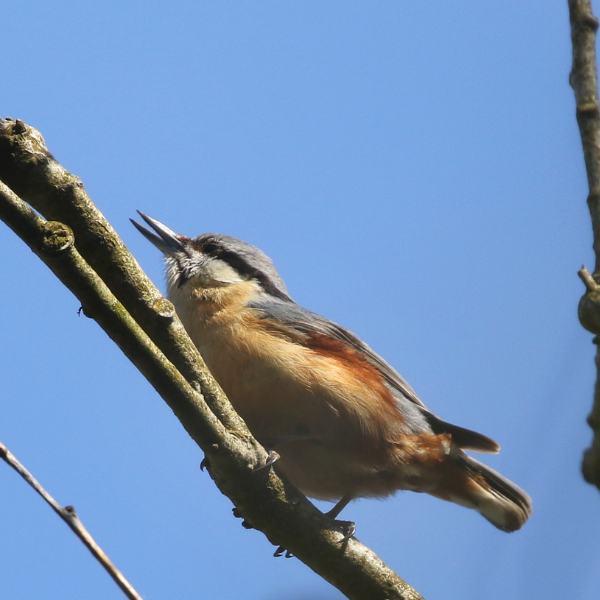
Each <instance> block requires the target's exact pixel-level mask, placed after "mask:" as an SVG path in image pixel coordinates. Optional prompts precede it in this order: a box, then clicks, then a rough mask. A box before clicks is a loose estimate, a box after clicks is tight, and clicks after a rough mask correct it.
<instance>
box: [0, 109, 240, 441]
mask: <svg viewBox="0 0 600 600" xmlns="http://www.w3.org/2000/svg"><path fill="white" fill-rule="evenodd" d="M0 180H2V181H4V183H5V184H6V185H8V187H10V188H11V189H12V190H13V191H14V192H15V193H16V194H17V195H19V196H20V197H21V198H23V200H25V201H26V202H28V203H29V204H30V205H31V206H33V208H35V209H36V210H37V211H39V212H40V213H41V214H42V215H43V216H44V217H46V219H48V220H53V221H59V222H61V223H64V224H65V225H67V226H69V227H70V228H71V229H72V230H73V233H74V234H75V240H76V242H75V243H76V245H77V249H78V251H79V253H80V254H81V256H82V257H83V258H84V259H85V261H86V262H87V263H88V264H89V265H90V266H91V267H92V269H94V271H96V273H98V275H100V277H101V278H102V279H103V280H104V282H105V283H106V285H107V286H108V287H109V288H110V290H111V291H112V293H113V294H114V295H115V296H116V297H117V298H118V299H119V301H120V302H121V303H122V304H123V306H124V307H125V308H126V309H127V311H128V312H129V313H130V314H131V316H132V317H133V318H134V319H135V320H136V321H137V322H138V323H139V324H140V325H141V326H142V327H143V328H144V330H145V331H146V332H147V333H148V335H149V336H150V338H151V339H152V341H153V342H154V343H155V344H156V345H157V346H158V347H159V348H160V349H161V350H162V351H163V353H164V354H165V356H166V357H167V358H168V359H169V360H170V361H171V362H172V363H173V364H174V365H175V367H177V369H178V370H179V371H180V372H181V374H182V375H183V376H184V377H185V378H186V379H187V380H188V381H189V382H190V384H191V385H192V386H193V387H194V388H195V389H196V390H198V391H202V393H203V394H204V396H205V399H206V402H207V403H208V405H209V406H210V408H211V410H212V411H213V412H214V413H215V414H216V415H217V416H218V417H219V419H220V420H221V421H222V422H223V423H224V424H225V425H226V426H227V427H228V428H229V429H231V430H238V431H239V432H240V435H243V434H244V433H246V434H247V433H248V430H247V428H246V425H245V424H244V422H243V421H242V420H241V419H240V418H239V416H238V415H237V414H236V412H235V411H234V410H233V409H232V408H231V405H230V404H229V402H228V401H227V400H226V399H225V398H224V394H223V392H222V391H221V389H220V387H219V385H218V384H217V383H216V381H214V379H213V378H212V377H211V376H210V373H209V372H208V369H207V368H206V366H205V365H204V361H203V360H202V358H201V356H200V354H199V353H198V350H197V349H196V347H195V346H194V344H193V343H192V341H191V340H190V339H189V337H188V336H187V335H186V334H185V330H184V328H183V325H182V324H181V322H180V320H179V319H178V318H177V316H176V315H175V316H173V307H172V306H171V304H170V303H169V302H168V301H167V300H165V298H163V296H162V294H161V293H160V292H159V291H158V289H157V288H156V286H155V285H154V284H153V283H152V281H150V279H149V278H148V277H147V276H146V274H145V273H144V271H143V270H142V268H141V267H140V266H139V264H138V262H137V261H136V260H135V258H134V257H133V256H132V255H131V253H130V252H129V251H128V250H127V247H126V246H125V244H124V243H123V241H122V240H121V238H120V237H119V236H118V235H117V233H116V232H115V230H114V229H113V227H112V225H111V224H110V223H109V222H108V221H107V220H106V219H105V217H104V215H103V214H102V213H101V212H100V211H99V210H98V208H97V207H96V206H95V205H94V203H93V202H92V201H91V200H90V198H89V196H88V195H87V193H86V191H85V189H84V186H83V183H82V182H81V180H80V179H79V178H78V177H76V176H74V175H72V174H71V173H69V172H68V171H67V170H66V169H65V168H64V167H63V166H62V165H61V164H60V163H59V162H58V161H57V160H56V159H55V158H54V156H52V154H51V153H50V151H49V150H48V148H47V147H46V143H45V141H44V138H43V137H42V135H41V133H40V132H39V131H37V130H36V129H34V128H33V127H29V126H28V125H26V124H25V123H23V122H22V121H18V120H17V121H13V120H11V119H2V118H0ZM85 308H86V307H85V304H84V309H85ZM161 316H164V317H165V318H161Z"/></svg>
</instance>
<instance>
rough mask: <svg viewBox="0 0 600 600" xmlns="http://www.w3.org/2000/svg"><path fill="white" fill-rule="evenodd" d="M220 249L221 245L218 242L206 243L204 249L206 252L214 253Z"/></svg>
mask: <svg viewBox="0 0 600 600" xmlns="http://www.w3.org/2000/svg"><path fill="white" fill-rule="evenodd" d="M218 249H219V246H217V244H206V246H204V248H203V251H204V254H212V253H213V252H216V251H217V250H218Z"/></svg>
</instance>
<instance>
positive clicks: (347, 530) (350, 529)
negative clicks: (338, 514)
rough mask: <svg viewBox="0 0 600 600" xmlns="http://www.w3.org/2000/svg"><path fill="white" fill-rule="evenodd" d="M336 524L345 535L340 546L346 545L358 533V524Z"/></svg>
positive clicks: (348, 522) (338, 522)
mask: <svg viewBox="0 0 600 600" xmlns="http://www.w3.org/2000/svg"><path fill="white" fill-rule="evenodd" d="M335 524H336V525H337V526H338V528H339V529H340V531H341V533H342V534H343V535H344V537H343V538H342V540H341V541H340V544H345V543H346V542H347V541H348V540H349V539H350V538H351V537H352V536H353V535H354V534H355V533H356V523H354V522H353V521H336V522H335Z"/></svg>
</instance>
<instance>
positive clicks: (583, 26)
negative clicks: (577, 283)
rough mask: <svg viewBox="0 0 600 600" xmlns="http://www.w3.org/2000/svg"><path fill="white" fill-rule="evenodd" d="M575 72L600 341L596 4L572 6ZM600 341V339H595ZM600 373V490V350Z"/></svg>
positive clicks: (589, 467)
mask: <svg viewBox="0 0 600 600" xmlns="http://www.w3.org/2000/svg"><path fill="white" fill-rule="evenodd" d="M569 15H570V21H571V40H572V43H573V68H572V70H571V76H570V78H569V81H570V83H571V86H572V87H573V91H574V92H575V102H576V105H577V123H578V124H579V132H580V134H581V142H582V145H583V155H584V158H585V167H586V172H587V178H588V186H589V195H588V207H589V209H590V216H591V219H592V230H593V233H594V252H595V255H596V266H595V269H594V276H592V275H591V274H590V273H589V271H588V270H587V269H586V268H585V267H583V268H582V269H581V271H579V276H580V277H581V279H582V281H583V282H584V284H585V286H586V290H587V291H586V293H585V295H584V296H583V298H582V299H581V301H580V303H579V311H578V312H579V320H580V321H581V324H582V325H583V326H584V327H585V328H586V329H588V330H589V331H591V332H592V333H595V334H596V335H599V334H600V286H599V285H598V283H597V281H598V278H599V277H600V273H599V271H600V105H599V101H598V69H597V66H596V32H597V30H598V19H597V18H596V17H595V16H594V14H593V12H592V4H591V0H569ZM594 340H595V341H597V338H594ZM596 368H597V370H598V373H597V379H596V386H595V390H594V404H593V406H592V412H591V414H590V415H589V417H588V423H589V425H590V427H591V428H592V431H593V434H594V437H593V440H592V444H591V446H590V447H589V448H588V449H587V450H586V451H585V453H584V456H583V463H582V472H583V476H584V478H585V480H586V481H588V482H589V483H591V484H593V485H595V486H596V487H598V488H599V489H600V348H597V350H596Z"/></svg>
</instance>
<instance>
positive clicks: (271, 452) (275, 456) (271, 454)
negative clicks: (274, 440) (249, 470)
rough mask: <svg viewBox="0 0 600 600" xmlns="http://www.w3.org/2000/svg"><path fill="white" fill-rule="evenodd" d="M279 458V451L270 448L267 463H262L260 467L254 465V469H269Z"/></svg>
mask: <svg viewBox="0 0 600 600" xmlns="http://www.w3.org/2000/svg"><path fill="white" fill-rule="evenodd" d="M278 460H279V454H277V452H275V450H269V454H268V456H267V460H266V461H265V464H264V465H261V466H260V467H254V470H255V471H262V470H263V469H267V468H268V467H270V466H271V465H273V464H275V463H276V462H277V461H278Z"/></svg>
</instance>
